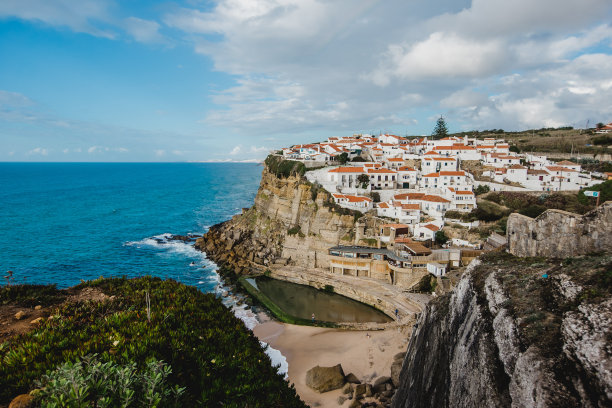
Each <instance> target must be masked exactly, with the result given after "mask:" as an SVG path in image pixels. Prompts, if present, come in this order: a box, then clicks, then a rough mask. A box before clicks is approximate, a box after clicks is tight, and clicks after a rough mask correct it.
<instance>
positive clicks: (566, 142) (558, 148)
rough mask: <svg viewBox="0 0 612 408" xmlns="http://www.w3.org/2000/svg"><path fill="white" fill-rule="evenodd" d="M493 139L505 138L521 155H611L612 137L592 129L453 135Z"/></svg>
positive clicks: (551, 129)
mask: <svg viewBox="0 0 612 408" xmlns="http://www.w3.org/2000/svg"><path fill="white" fill-rule="evenodd" d="M464 135H468V136H469V137H474V136H476V137H478V138H479V139H482V138H485V137H493V138H499V139H505V140H506V141H508V142H509V143H510V145H515V146H517V147H518V148H519V149H520V151H521V152H532V151H533V152H546V153H572V152H573V153H575V154H577V153H582V154H585V153H587V154H610V153H612V152H611V149H608V146H610V145H612V138H606V137H605V136H603V137H602V135H601V134H596V133H594V132H593V131H592V130H584V129H571V128H558V129H555V128H542V129H530V130H525V131H521V132H506V131H504V130H501V129H493V130H489V131H487V130H484V131H469V132H458V133H454V134H453V136H464Z"/></svg>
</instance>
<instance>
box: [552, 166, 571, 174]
mask: <svg viewBox="0 0 612 408" xmlns="http://www.w3.org/2000/svg"><path fill="white" fill-rule="evenodd" d="M546 168H547V169H548V170H550V171H565V172H570V173H571V172H577V170H574V169H570V168H567V167H563V166H546Z"/></svg>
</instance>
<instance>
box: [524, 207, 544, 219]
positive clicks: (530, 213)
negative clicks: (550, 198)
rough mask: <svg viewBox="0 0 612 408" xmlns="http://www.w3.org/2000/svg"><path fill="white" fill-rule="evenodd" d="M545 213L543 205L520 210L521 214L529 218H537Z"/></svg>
mask: <svg viewBox="0 0 612 408" xmlns="http://www.w3.org/2000/svg"><path fill="white" fill-rule="evenodd" d="M544 211H546V207H544V206H543V205H538V204H531V205H529V206H528V207H525V208H523V209H521V210H519V214H523V215H526V216H527V217H531V218H535V217H537V216H538V215H540V214H542V213H543V212H544Z"/></svg>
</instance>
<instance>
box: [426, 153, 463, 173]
mask: <svg viewBox="0 0 612 408" xmlns="http://www.w3.org/2000/svg"><path fill="white" fill-rule="evenodd" d="M456 170H457V158H456V157H431V156H430V157H423V159H421V172H422V173H423V174H429V173H436V172H439V171H456Z"/></svg>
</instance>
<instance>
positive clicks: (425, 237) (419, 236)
mask: <svg viewBox="0 0 612 408" xmlns="http://www.w3.org/2000/svg"><path fill="white" fill-rule="evenodd" d="M438 231H440V227H438V226H436V225H434V224H431V223H428V224H425V225H422V224H419V225H417V226H415V227H414V232H413V237H414V239H415V240H418V241H434V240H435V239H436V232H438Z"/></svg>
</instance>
